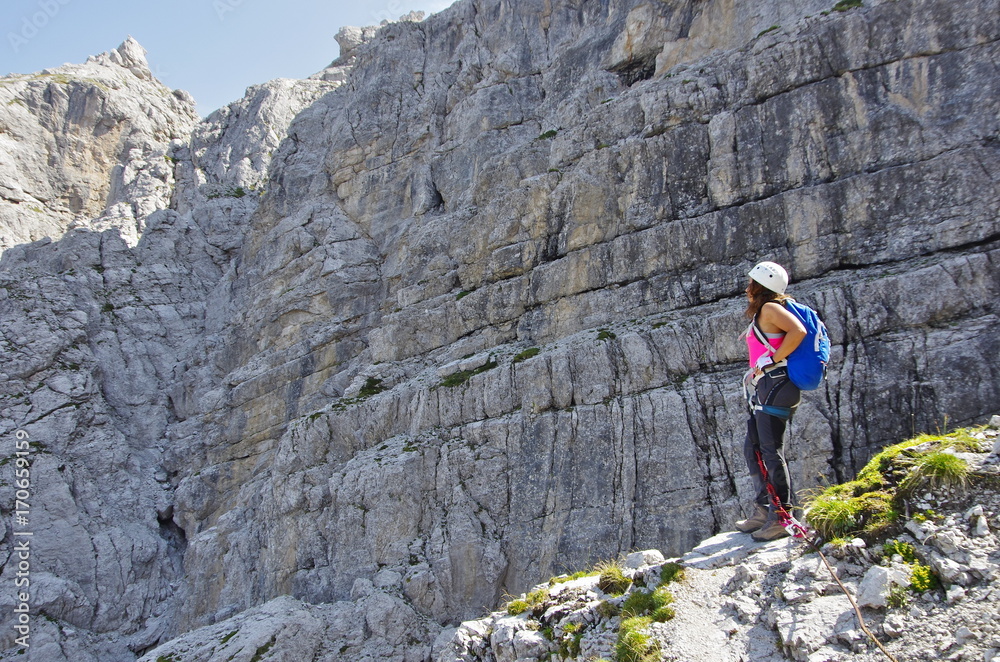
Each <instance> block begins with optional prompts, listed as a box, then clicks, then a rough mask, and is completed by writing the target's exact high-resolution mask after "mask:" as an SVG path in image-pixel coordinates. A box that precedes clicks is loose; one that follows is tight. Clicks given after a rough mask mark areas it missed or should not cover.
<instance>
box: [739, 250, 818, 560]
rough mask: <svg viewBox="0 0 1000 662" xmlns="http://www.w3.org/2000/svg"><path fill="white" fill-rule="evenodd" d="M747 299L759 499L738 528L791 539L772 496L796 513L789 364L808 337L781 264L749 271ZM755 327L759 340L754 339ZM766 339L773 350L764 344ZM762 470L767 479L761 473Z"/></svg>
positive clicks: (751, 451) (747, 449)
mask: <svg viewBox="0 0 1000 662" xmlns="http://www.w3.org/2000/svg"><path fill="white" fill-rule="evenodd" d="M749 276H750V283H749V284H748V285H747V288H746V294H747V299H748V302H749V303H748V305H747V309H746V316H747V318H749V319H750V320H751V326H750V327H749V328H748V329H747V334H746V342H747V348H748V350H749V354H750V357H749V358H750V370H749V371H748V372H747V374H746V377H745V378H744V385H745V386H746V388H747V394H748V396H749V397H748V402H749V403H750V407H751V412H750V418H749V420H748V421H747V436H746V440H745V441H744V443H743V454H744V456H745V457H746V461H747V467H748V468H749V470H750V476H751V477H752V478H753V481H754V487H755V488H756V490H757V494H756V497H755V500H754V513H753V514H752V515H751V516H750V517H749V518H747V519H745V520H742V521H739V522H737V523H736V528H737V529H739V530H740V531H743V532H744V533H752V536H753V539H754V540H757V541H765V540H776V539H778V538H782V537H784V536H787V535H788V532H787V531H786V530H785V527H784V526H783V519H785V518H783V517H781V516H780V515H781V513H780V511H779V510H778V508H777V506H776V505H775V503H774V499H773V498H772V497H771V495H770V494H769V492H768V483H770V484H771V485H772V486H773V489H774V491H775V492H776V495H777V499H778V500H779V501H780V503H781V506H782V509H783V510H786V511H787V512H788V513H789V514H790V513H791V509H792V489H791V480H790V478H789V475H788V466H787V465H786V464H785V452H784V436H785V427H786V426H787V424H788V421H789V420H791V417H792V414H794V413H795V408H796V407H797V406H798V404H799V397H800V393H799V388H798V387H797V386H796V385H795V384H793V383H792V381H791V380H790V379H789V378H788V369H787V367H786V363H785V359H786V358H787V357H788V355H789V354H791V353H792V351H794V350H795V348H796V347H798V345H799V343H800V342H802V339H803V338H804V337H805V336H806V329H805V327H804V326H803V325H802V322H800V321H799V320H798V318H797V317H795V315H793V314H792V313H791V312H789V311H788V310H787V309H786V308H785V307H784V306H783V305H782V302H783V301H785V300H786V299H790V298H791V297H789V296H788V295H786V294H785V288H787V287H788V273H787V272H786V271H785V270H784V268H782V267H781V265H779V264H775V263H774V262H761V263H760V264H758V265H757V266H755V267H754V268H753V269H751V270H750V273H749ZM754 325H756V326H757V328H758V330H759V331H760V334H758V333H755V332H754V329H753V326H754ZM762 337H763V339H766V340H767V342H768V343H769V345H770V347H766V346H765V345H764V343H763V342H762ZM761 464H763V466H764V469H765V470H766V472H767V473H766V475H765V474H764V473H762V471H761Z"/></svg>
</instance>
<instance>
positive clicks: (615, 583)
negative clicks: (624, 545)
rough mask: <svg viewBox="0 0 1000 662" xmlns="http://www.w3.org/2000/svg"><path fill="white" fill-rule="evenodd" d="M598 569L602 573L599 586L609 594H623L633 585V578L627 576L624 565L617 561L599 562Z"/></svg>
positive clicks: (598, 581) (598, 582)
mask: <svg viewBox="0 0 1000 662" xmlns="http://www.w3.org/2000/svg"><path fill="white" fill-rule="evenodd" d="M595 569H596V570H599V571H600V573H601V576H600V579H598V580H597V588H599V589H601V590H602V591H604V592H605V593H607V594H608V595H614V596H618V595H622V594H623V593H625V591H627V590H628V587H629V586H631V584H632V580H631V579H629V578H628V577H626V576H625V573H624V572H623V571H622V567H621V566H620V565H618V564H617V563H615V562H605V563H599V564H598V565H597V567H596V568H595Z"/></svg>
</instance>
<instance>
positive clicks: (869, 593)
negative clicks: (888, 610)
mask: <svg viewBox="0 0 1000 662" xmlns="http://www.w3.org/2000/svg"><path fill="white" fill-rule="evenodd" d="M910 575H911V571H910V567H909V566H907V565H904V564H893V565H892V566H891V567H888V568H887V567H885V566H878V565H876V566H872V567H871V568H869V569H868V571H867V572H866V573H865V576H864V579H862V580H861V585H860V586H859V587H858V597H857V603H858V605H859V606H861V607H874V608H881V607H885V606H886V604H887V600H888V597H889V592H890V590H891V589H892V587H893V586H900V587H906V586H908V585H909V583H910Z"/></svg>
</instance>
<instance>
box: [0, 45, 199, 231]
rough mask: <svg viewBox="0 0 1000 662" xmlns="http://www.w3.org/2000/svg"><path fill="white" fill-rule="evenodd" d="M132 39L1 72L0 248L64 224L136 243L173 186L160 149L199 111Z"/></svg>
mask: <svg viewBox="0 0 1000 662" xmlns="http://www.w3.org/2000/svg"><path fill="white" fill-rule="evenodd" d="M145 53H146V52H145V50H143V48H142V46H140V45H139V44H138V42H136V41H135V40H134V39H132V38H131V37H130V38H129V39H127V40H126V41H125V42H124V43H123V44H122V45H121V46H119V47H118V48H117V49H115V50H113V51H109V52H107V53H102V54H101V55H98V56H96V57H92V58H90V59H89V60H88V61H87V63H86V64H82V65H64V66H62V67H58V68H56V69H46V70H44V71H42V72H40V73H36V74H32V75H16V74H15V75H9V76H6V77H4V78H0V104H2V105H3V112H2V118H0V122H2V123H0V250H3V249H6V248H9V247H11V246H13V245H15V244H19V243H24V242H29V241H34V240H37V239H41V238H43V237H46V236H49V237H53V238H58V237H60V236H62V235H63V233H64V232H65V231H66V230H67V229H68V228H70V227H83V228H91V229H94V230H103V229H106V228H118V229H119V230H120V231H121V234H122V236H123V237H124V238H125V239H126V240H127V241H128V242H129V243H130V244H135V242H136V241H138V238H139V236H140V235H141V234H142V231H143V229H144V228H145V220H146V218H147V217H148V216H149V215H150V214H152V213H153V212H155V211H157V210H160V209H166V208H167V206H168V204H169V202H170V195H171V191H172V189H173V185H174V178H173V168H172V167H171V163H170V157H169V155H168V152H169V150H170V147H171V142H172V141H175V140H176V141H180V140H182V139H184V140H186V139H187V137H188V136H189V135H190V133H191V130H192V128H193V127H194V124H195V122H196V121H197V115H196V113H195V110H194V100H193V99H191V97H190V95H188V94H187V93H186V92H183V91H180V90H176V91H171V90H170V89H169V88H167V87H165V86H164V85H163V84H161V83H160V82H159V81H157V80H156V79H155V78H154V77H153V74H152V73H151V72H150V70H149V65H148V64H147V63H146V54H145Z"/></svg>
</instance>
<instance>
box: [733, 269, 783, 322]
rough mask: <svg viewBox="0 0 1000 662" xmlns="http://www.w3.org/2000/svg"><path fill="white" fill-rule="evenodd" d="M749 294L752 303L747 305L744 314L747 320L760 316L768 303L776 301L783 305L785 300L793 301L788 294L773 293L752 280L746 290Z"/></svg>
mask: <svg viewBox="0 0 1000 662" xmlns="http://www.w3.org/2000/svg"><path fill="white" fill-rule="evenodd" d="M746 292H747V294H748V295H749V297H750V303H749V304H747V309H746V310H745V311H744V312H743V314H744V315H746V317H747V319H751V320H752V319H753V318H755V317H757V315H759V314H760V309H761V308H763V307H764V304H765V303H767V302H768V301H776V302H778V303H781V302H782V301H784V300H785V299H791V297H790V296H788V295H787V294H778V293H777V292H772V291H771V290H769V289H767V288H766V287H764V286H763V285H761V284H760V283H758V282H757V281H755V280H753V279H752V278H751V279H750V284H749V285H748V286H747V289H746Z"/></svg>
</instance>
